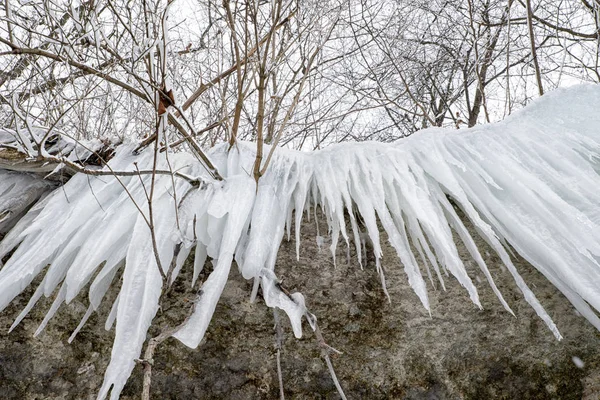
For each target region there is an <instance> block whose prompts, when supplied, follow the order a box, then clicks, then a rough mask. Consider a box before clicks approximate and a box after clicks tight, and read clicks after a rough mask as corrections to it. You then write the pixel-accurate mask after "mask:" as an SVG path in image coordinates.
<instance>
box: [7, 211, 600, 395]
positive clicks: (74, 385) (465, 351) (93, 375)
mask: <svg viewBox="0 0 600 400" xmlns="http://www.w3.org/2000/svg"><path fill="white" fill-rule="evenodd" d="M320 228H321V232H324V231H325V232H326V230H325V229H326V228H325V227H324V226H321V227H320ZM316 235H317V231H316V226H315V224H314V223H307V224H306V225H305V226H304V227H303V233H302V243H301V254H300V259H299V260H296V253H295V243H294V240H293V239H292V240H291V241H290V242H287V241H284V243H283V244H282V247H281V250H280V252H279V260H278V266H277V273H278V275H279V277H280V278H281V279H282V280H283V285H284V286H285V287H286V288H287V289H288V290H290V291H292V292H293V291H299V292H302V293H303V294H304V295H305V298H306V302H307V306H308V307H309V309H310V310H311V312H313V313H314V314H315V315H316V316H317V317H318V321H319V326H320V328H321V330H322V332H323V334H324V336H325V339H326V341H327V342H328V344H330V345H331V346H333V347H335V348H336V349H338V350H340V351H342V352H343V353H344V354H343V355H335V356H332V360H333V363H334V366H335V370H336V373H337V375H338V378H339V380H340V383H341V384H342V386H343V387H344V390H345V392H346V395H347V396H348V398H350V399H415V400H416V399H590V400H591V399H598V398H600V358H599V355H600V354H599V353H600V334H599V333H598V332H597V331H596V330H595V328H594V327H592V326H591V325H590V324H589V323H588V322H587V321H586V320H585V319H584V318H583V317H581V316H579V315H578V314H577V313H576V312H575V310H574V308H573V307H572V306H571V305H570V303H569V302H568V301H567V300H566V299H565V298H564V297H563V296H562V295H561V294H560V293H559V292H558V291H557V290H556V289H555V288H554V287H553V286H552V285H551V284H549V283H548V282H547V281H546V279H545V278H544V277H543V276H541V275H540V274H539V273H538V272H537V271H536V270H535V269H534V268H532V267H531V266H529V265H528V264H527V263H526V262H524V261H523V260H520V259H515V262H516V263H517V264H516V265H517V268H518V269H519V271H520V273H521V275H522V276H523V278H524V280H525V282H527V283H528V284H529V285H530V287H531V288H532V290H533V291H534V293H535V294H536V296H537V297H538V299H539V300H540V302H541V303H542V305H543V306H544V307H545V308H546V310H547V311H548V313H549V314H550V315H551V317H552V318H553V319H554V321H555V322H556V324H557V326H558V328H559V330H560V331H561V333H562V335H563V336H564V339H563V340H562V341H560V342H559V341H557V340H556V339H555V338H554V336H553V335H552V333H551V332H550V331H549V330H548V329H547V328H546V326H545V324H544V323H543V321H541V320H540V319H539V318H538V317H537V316H536V315H535V312H534V311H533V309H532V308H531V307H530V306H529V305H528V304H527V303H526V302H525V300H524V299H523V296H522V295H521V293H520V291H519V290H518V288H517V287H516V285H515V284H514V281H513V279H512V277H511V276H510V274H509V273H508V271H506V270H505V269H504V268H503V267H502V266H501V263H500V260H499V259H498V257H496V256H495V255H494V254H493V252H492V251H491V250H489V249H487V246H485V244H483V243H478V245H479V246H480V247H479V248H480V250H481V252H482V255H483V256H484V258H485V260H486V262H487V263H488V265H489V267H490V270H491V272H492V274H493V276H494V278H495V280H496V283H497V285H498V287H499V288H500V290H501V292H502V293H503V295H504V297H505V299H506V301H507V302H508V303H509V305H510V306H511V307H512V309H513V310H514V312H515V314H516V317H513V316H512V315H511V314H510V313H508V312H506V311H505V310H504V309H503V307H502V306H501V304H500V303H499V301H498V300H497V298H496V297H495V295H494V294H493V292H492V290H491V289H490V288H489V286H488V284H487V282H486V280H485V278H484V276H483V274H482V273H481V272H480V271H479V268H478V267H477V265H476V264H475V263H474V262H473V261H472V260H469V258H468V254H467V253H466V251H465V250H464V248H462V247H461V251H463V252H464V254H461V255H462V256H463V257H464V259H465V260H466V264H467V267H468V270H469V273H470V275H471V278H472V279H473V281H474V282H475V284H476V286H477V288H478V290H479V294H480V298H481V303H482V305H483V307H484V309H483V310H479V309H478V308H477V307H476V306H475V305H474V304H473V303H472V302H471V301H470V300H469V297H468V294H467V292H466V291H465V290H464V288H462V287H461V286H460V284H459V283H458V282H457V281H456V280H455V279H454V278H452V277H445V282H446V289H447V290H446V291H445V292H444V291H443V290H441V288H440V287H439V284H437V283H436V286H437V289H433V288H432V287H431V285H430V287H429V290H430V291H429V296H430V297H429V299H430V303H431V309H432V313H431V316H430V315H429V313H428V312H427V311H426V310H425V309H424V308H423V306H422V305H421V304H420V302H419V300H418V298H417V296H416V295H415V294H414V293H413V291H412V289H411V288H410V287H409V286H408V282H407V279H406V275H405V274H404V271H403V268H402V265H401V264H400V262H399V260H398V258H397V257H396V255H395V251H394V250H393V249H392V248H391V247H389V246H384V258H383V266H384V268H385V271H386V278H387V286H388V290H389V294H390V298H391V302H388V300H387V298H386V296H385V294H384V293H383V291H382V289H381V285H380V281H379V276H378V275H377V273H376V271H375V265H374V260H373V259H372V258H369V259H368V260H367V263H366V264H365V265H364V270H361V268H360V267H359V265H358V261H357V259H356V254H355V249H354V246H353V245H352V246H351V248H350V252H349V256H350V258H349V262H348V257H347V252H346V245H345V243H340V245H339V246H338V251H337V257H336V259H337V264H336V265H335V266H334V265H333V260H332V257H331V253H330V252H329V244H330V243H328V242H327V239H326V240H325V243H324V245H323V247H322V249H319V248H318V246H317V241H316V240H315V237H316ZM382 243H383V241H382ZM369 257H372V256H371V255H370V256H369ZM205 269H206V270H209V268H208V265H207V268H205ZM208 272H209V271H204V272H203V274H204V278H205V277H206V276H207V273H208ZM188 282H189V281H188ZM188 286H189V283H187V282H184V281H180V282H179V283H177V284H176V286H175V288H174V289H173V291H172V293H171V294H170V296H169V298H168V300H167V301H166V302H165V304H164V306H163V308H162V310H161V311H160V312H159V315H158V317H157V318H156V319H155V321H154V326H153V328H152V329H151V332H150V336H154V335H156V334H157V333H158V332H160V329H161V327H164V326H172V325H173V324H176V323H177V322H178V321H182V320H183V319H184V318H185V316H186V314H187V313H188V310H189V307H190V299H192V298H193V292H192V291H191V290H190V289H189V288H188ZM33 288H34V287H32V288H30V289H28V290H27V291H26V292H25V293H24V294H23V295H21V296H20V297H18V298H17V299H16V300H15V301H14V302H13V303H12V304H11V305H10V306H9V307H8V308H7V309H6V310H5V311H3V312H2V313H1V314H0V399H23V400H33V399H94V398H95V395H96V393H97V390H98V389H99V387H100V385H101V384H102V378H103V373H104V370H105V368H106V366H107V364H108V361H109V357H110V351H111V345H112V338H113V332H112V331H111V332H107V331H105V330H104V322H105V320H106V317H107V315H108V311H109V309H110V303H106V304H105V305H104V306H103V308H102V309H101V310H100V313H99V314H94V315H93V316H92V317H91V318H90V320H89V321H88V323H87V325H86V326H85V327H84V328H83V329H82V330H81V331H80V332H79V334H78V335H77V337H76V338H75V340H74V341H73V343H71V344H69V343H67V340H68V338H69V336H70V335H71V332H72V331H73V329H75V327H76V326H77V324H78V323H79V319H80V318H81V317H82V316H83V314H84V312H85V309H86V307H87V302H86V301H85V296H80V297H79V298H78V299H76V300H75V301H73V302H72V303H71V304H70V305H68V306H66V307H65V306H63V307H62V308H61V310H60V311H59V312H58V313H57V315H56V316H55V317H54V318H53V319H52V320H51V321H50V323H49V324H48V326H47V327H46V329H45V330H44V332H43V333H41V334H40V335H39V336H38V337H37V338H34V337H33V333H34V332H35V330H36V329H37V326H38V325H39V323H40V322H41V321H42V319H43V316H44V314H45V312H46V310H47V309H48V308H49V306H50V304H51V302H52V298H50V299H44V300H42V301H40V302H39V303H38V305H37V306H36V307H35V308H34V309H33V310H32V312H31V313H30V314H29V316H28V317H27V318H25V320H23V322H22V323H21V324H20V325H19V326H18V327H17V328H16V329H15V330H14V331H13V332H12V333H10V334H8V333H7V331H8V328H9V327H10V325H11V324H12V321H13V320H14V318H15V317H16V316H17V315H18V313H19V312H20V310H21V309H22V308H23V307H24V306H25V305H26V304H27V301H28V300H29V296H30V295H31V294H32V292H33V290H32V289H33ZM251 289H252V283H251V282H248V281H245V280H244V279H243V278H241V276H240V274H238V272H237V270H236V267H235V266H234V267H233V268H232V271H231V274H230V281H229V283H228V284H227V286H226V288H225V291H224V294H223V296H222V298H221V300H220V302H219V304H218V306H217V309H216V312H215V316H214V318H213V321H212V322H211V325H210V327H209V329H208V332H207V334H206V337H205V339H204V340H203V342H202V344H201V345H200V346H199V347H198V348H197V349H195V350H192V349H188V348H187V347H185V346H183V345H182V344H181V343H179V342H178V341H176V340H175V339H169V340H167V341H166V342H165V343H163V344H162V346H160V347H159V348H158V350H157V353H156V355H155V363H154V368H153V380H152V396H153V399H276V398H279V386H278V378H277V369H276V350H275V343H276V338H275V331H274V329H273V325H274V317H273V311H272V310H270V309H268V308H267V307H266V306H265V305H264V302H262V301H261V300H260V299H259V301H258V302H257V303H254V304H251V303H250V302H249V296H250V292H251ZM115 295H116V291H114V293H111V296H112V298H114V296H115ZM280 316H281V321H282V325H283V328H284V338H283V349H282V354H281V363H282V374H283V381H284V388H285V394H286V398H290V399H338V398H339V396H338V394H337V393H336V390H335V386H334V384H333V382H332V380H331V378H330V376H329V373H328V371H327V367H326V365H325V363H324V362H323V360H322V359H321V358H320V350H319V347H318V345H317V341H316V339H315V337H314V335H313V334H312V332H311V331H310V328H309V327H308V324H306V323H305V325H304V337H303V338H302V339H295V338H294V336H293V334H292V332H291V327H290V326H289V322H288V320H287V317H285V315H283V313H280ZM574 357H577V358H578V359H580V360H581V361H582V362H583V363H584V365H583V366H582V367H581V368H580V367H578V366H577V365H576V363H575V362H574ZM575 361H578V360H577V359H575ZM141 372H142V371H141V367H140V366H136V368H135V370H134V374H133V375H132V377H131V378H130V379H129V382H128V384H127V386H126V388H125V390H124V392H123V394H122V397H121V398H122V399H134V398H135V399H138V398H140V393H141V389H142V374H141Z"/></svg>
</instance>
